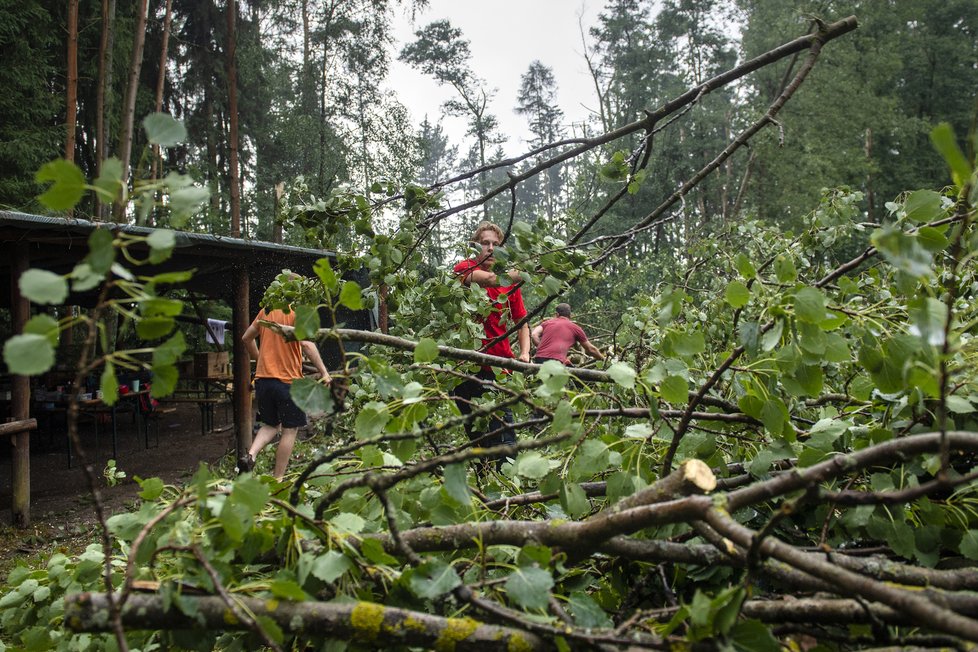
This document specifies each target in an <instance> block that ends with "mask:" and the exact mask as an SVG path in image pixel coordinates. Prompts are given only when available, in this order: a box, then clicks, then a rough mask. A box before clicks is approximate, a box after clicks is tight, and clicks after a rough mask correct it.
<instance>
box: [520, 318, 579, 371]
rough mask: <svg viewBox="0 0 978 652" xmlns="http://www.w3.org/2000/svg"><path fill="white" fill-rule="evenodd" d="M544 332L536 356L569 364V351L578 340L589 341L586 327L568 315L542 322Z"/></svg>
mask: <svg viewBox="0 0 978 652" xmlns="http://www.w3.org/2000/svg"><path fill="white" fill-rule="evenodd" d="M541 326H542V327H543V333H542V334H541V335H540V346H538V347H537V352H536V355H534V356H533V357H535V358H550V359H551V360H560V361H561V362H563V363H564V364H567V363H568V362H569V360H568V359H567V352H568V351H569V350H570V348H571V347H572V346H574V344H575V343H576V342H582V343H583V342H587V335H585V334H584V329H582V328H581V327H580V326H578V325H577V324H575V323H574V322H572V321H571V320H570V319H568V318H567V317H554V318H553V319H548V320H547V321H545V322H543V323H542V324H541Z"/></svg>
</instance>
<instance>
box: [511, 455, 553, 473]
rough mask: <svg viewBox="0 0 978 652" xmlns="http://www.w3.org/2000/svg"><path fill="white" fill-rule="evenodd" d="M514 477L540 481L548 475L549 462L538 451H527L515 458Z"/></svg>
mask: <svg viewBox="0 0 978 652" xmlns="http://www.w3.org/2000/svg"><path fill="white" fill-rule="evenodd" d="M515 472H516V475H518V476H521V477H524V478H529V479H531V480H540V479H541V478H544V477H546V475H547V474H548V473H550V462H549V460H547V458H546V457H544V456H543V454H542V453H540V452H539V451H527V452H525V453H521V454H520V455H519V456H518V457H517V458H516V471H515Z"/></svg>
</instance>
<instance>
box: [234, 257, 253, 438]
mask: <svg viewBox="0 0 978 652" xmlns="http://www.w3.org/2000/svg"><path fill="white" fill-rule="evenodd" d="M234 274H235V282H234V300H233V301H232V302H231V310H232V317H231V319H232V324H233V326H234V327H233V330H232V332H231V337H232V338H234V341H233V342H232V344H233V348H232V351H233V353H234V360H233V361H232V363H231V374H232V376H233V380H232V383H233V386H234V394H233V398H232V401H233V404H234V406H233V407H234V425H235V428H236V433H235V435H236V436H235V439H236V441H237V444H238V455H239V456H240V455H243V454H244V453H247V452H248V449H249V448H250V447H251V439H252V436H251V359H250V358H249V357H248V350H247V348H246V347H245V345H244V342H242V341H241V336H242V335H244V332H245V331H246V330H247V329H248V326H250V325H251V306H250V305H249V298H248V297H249V283H248V277H249V274H248V268H247V267H242V268H238V269H236V270H235V272H234Z"/></svg>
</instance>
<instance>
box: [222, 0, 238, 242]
mask: <svg viewBox="0 0 978 652" xmlns="http://www.w3.org/2000/svg"><path fill="white" fill-rule="evenodd" d="M236 4H237V0H228V7H227V30H228V37H227V38H228V42H227V50H226V51H225V54H226V56H227V59H226V62H225V63H226V64H227V74H228V113H229V115H228V124H229V128H228V152H229V156H228V186H229V189H230V191H231V237H233V238H240V237H241V186H240V184H239V183H238V69H237V66H236V64H235V48H236V47H237V42H236V28H235V6H236Z"/></svg>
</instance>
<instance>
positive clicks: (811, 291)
mask: <svg viewBox="0 0 978 652" xmlns="http://www.w3.org/2000/svg"><path fill="white" fill-rule="evenodd" d="M794 303H795V317H797V318H798V319H800V320H801V321H807V322H810V323H813V324H817V323H819V322H821V321H822V320H823V319H825V295H823V294H822V291H821V290H819V289H817V288H813V287H805V288H802V289H800V290H798V291H797V292H795V301H794Z"/></svg>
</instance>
